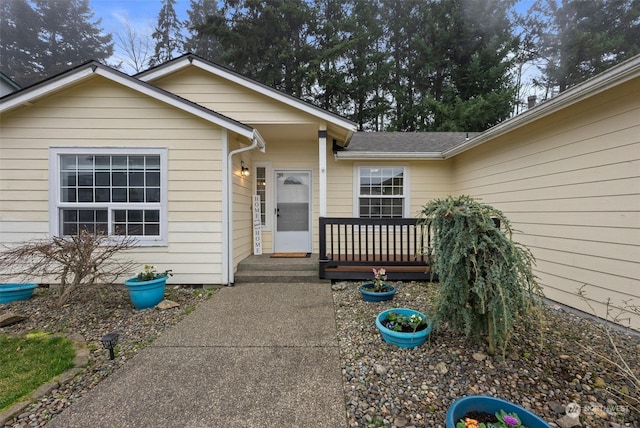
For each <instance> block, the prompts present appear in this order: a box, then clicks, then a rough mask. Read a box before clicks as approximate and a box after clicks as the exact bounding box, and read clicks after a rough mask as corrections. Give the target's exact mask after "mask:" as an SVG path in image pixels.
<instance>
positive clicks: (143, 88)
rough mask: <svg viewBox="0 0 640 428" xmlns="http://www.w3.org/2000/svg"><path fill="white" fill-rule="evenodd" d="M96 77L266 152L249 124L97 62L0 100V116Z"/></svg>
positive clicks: (263, 144) (81, 66)
mask: <svg viewBox="0 0 640 428" xmlns="http://www.w3.org/2000/svg"><path fill="white" fill-rule="evenodd" d="M94 76H101V77H104V78H106V79H108V80H110V81H112V82H115V83H118V84H120V85H122V86H125V87H127V88H129V89H133V90H135V91H137V92H140V93H142V94H145V95H147V96H149V97H151V98H154V99H156V100H158V101H161V102H164V103H166V104H169V105H171V106H173V107H176V108H178V109H180V110H182V111H185V112H187V113H190V114H192V115H194V116H197V117H200V118H202V119H204V120H206V121H208V122H211V123H214V124H216V125H218V126H220V127H222V128H225V129H228V130H230V131H233V132H235V133H237V134H239V135H241V136H243V137H246V138H247V139H249V140H250V141H254V140H255V141H257V142H258V148H260V149H261V150H263V149H264V147H265V145H266V143H265V141H264V139H263V138H262V136H261V135H260V133H259V132H258V130H256V129H254V128H252V127H251V126H249V125H245V124H244V123H241V122H238V121H237V120H234V119H232V118H230V117H227V116H224V115H222V114H220V113H217V112H215V111H213V110H210V109H208V108H206V107H203V106H201V105H199V104H196V103H194V102H191V101H189V100H187V99H185V98H182V97H179V96H177V95H175V94H172V93H170V92H167V91H165V90H163V89H160V88H157V87H155V86H153V85H150V84H148V83H145V82H143V81H141V80H138V79H136V78H135V77H131V76H129V75H127V74H124V73H122V72H120V71H118V70H115V69H113V68H111V67H108V66H106V65H104V64H100V63H99V62H97V61H89V62H87V63H84V64H81V65H79V66H77V67H74V68H72V69H70V70H68V71H66V72H64V73H61V74H58V75H56V76H53V77H51V78H49V79H46V80H44V81H42V82H40V83H37V84H35V85H32V86H29V87H27V88H24V89H22V90H20V91H17V92H14V93H12V94H9V95H6V96H4V97H2V98H0V113H3V112H5V111H9V110H12V109H14V108H17V107H20V106H22V105H28V104H30V103H32V102H34V101H36V100H37V99H39V98H42V97H45V96H47V95H50V94H53V93H55V92H58V91H60V90H62V89H64V88H67V87H69V86H71V85H74V84H77V83H79V82H81V81H84V80H86V79H89V78H91V77H94Z"/></svg>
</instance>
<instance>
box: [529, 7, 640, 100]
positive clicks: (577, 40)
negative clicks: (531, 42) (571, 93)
mask: <svg viewBox="0 0 640 428" xmlns="http://www.w3.org/2000/svg"><path fill="white" fill-rule="evenodd" d="M529 13H530V15H531V16H532V18H534V22H533V24H532V25H534V26H535V27H534V30H535V31H536V32H537V33H536V35H537V42H538V51H539V53H540V57H541V58H542V59H543V60H544V65H543V67H542V71H543V73H544V78H543V79H542V80H541V81H540V82H539V83H540V86H543V87H545V88H546V89H547V94H546V96H547V97H548V96H552V95H553V94H554V93H555V92H556V91H559V92H563V91H565V90H566V89H568V88H570V87H571V86H574V85H576V84H578V83H580V82H582V81H583V80H585V79H587V78H589V77H591V76H594V75H596V74H598V73H601V72H602V71H604V70H606V69H607V68H609V67H611V66H612V65H614V64H617V63H619V62H621V61H623V60H625V59H627V58H629V57H631V56H633V55H635V54H637V53H638V52H640V25H639V23H640V2H639V1H637V0H588V1H585V0H560V1H558V0H538V1H537V2H536V3H535V4H534V5H533V7H532V9H531V11H530V12H529Z"/></svg>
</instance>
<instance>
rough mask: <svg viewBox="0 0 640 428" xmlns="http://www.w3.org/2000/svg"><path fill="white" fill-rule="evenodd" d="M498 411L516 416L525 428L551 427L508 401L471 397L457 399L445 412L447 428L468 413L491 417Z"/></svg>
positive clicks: (482, 396) (487, 397)
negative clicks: (480, 413) (489, 415)
mask: <svg viewBox="0 0 640 428" xmlns="http://www.w3.org/2000/svg"><path fill="white" fill-rule="evenodd" d="M500 410H504V411H505V412H506V413H515V414H517V415H518V417H519V418H520V421H521V422H522V425H524V426H526V427H527V428H551V425H549V424H548V423H546V422H545V421H544V420H542V419H541V418H540V417H538V416H536V415H535V414H534V413H532V412H530V411H529V410H526V409H524V408H523V407H520V406H518V405H517V404H514V403H511V402H510V401H505V400H501V399H500V398H495V397H489V396H487V395H471V396H469V397H463V398H459V399H457V400H456V401H455V402H454V403H453V404H452V405H451V406H450V407H449V410H448V411H447V417H446V424H447V428H455V426H456V423H457V422H458V421H459V420H460V419H462V418H463V417H464V415H466V414H467V413H469V412H474V411H476V412H486V413H490V414H492V415H493V414H495V413H497V412H500Z"/></svg>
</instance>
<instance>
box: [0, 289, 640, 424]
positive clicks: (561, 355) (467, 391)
mask: <svg viewBox="0 0 640 428" xmlns="http://www.w3.org/2000/svg"><path fill="white" fill-rule="evenodd" d="M394 285H396V286H397V287H398V293H397V294H396V296H395V297H394V299H393V300H392V301H391V302H381V303H365V302H363V301H362V300H361V297H360V294H359V293H358V291H357V286H358V284H356V283H341V284H336V285H335V286H334V289H335V290H336V291H334V292H333V298H334V304H335V313H336V322H337V327H338V340H339V346H340V356H341V359H342V373H343V379H344V388H345V403H346V414H347V420H348V426H349V427H379V426H384V427H394V426H395V427H400V428H402V427H412V426H413V427H443V426H444V422H443V421H444V418H445V414H446V411H447V408H448V407H449V405H450V404H451V403H452V402H453V401H454V400H455V399H456V398H459V397H462V396H464V395H472V394H488V395H493V396H496V397H500V398H503V399H506V400H510V401H513V402H515V403H518V404H520V405H522V406H524V407H526V408H530V409H533V410H534V412H535V413H537V414H538V415H539V416H541V417H543V418H544V419H546V420H547V421H550V422H551V423H552V425H556V423H557V421H558V420H559V419H560V418H561V417H562V416H563V415H564V413H565V408H566V405H567V404H569V403H572V402H573V403H577V404H578V405H579V406H580V407H581V422H582V426H586V427H614V428H615V427H618V426H631V427H633V426H636V427H637V426H640V415H639V413H638V411H637V410H635V409H633V408H632V407H631V406H629V405H628V404H627V403H625V401H624V400H623V399H621V398H620V395H619V394H616V393H614V392H612V391H614V390H618V391H620V390H622V391H626V392H628V393H629V394H630V395H633V396H635V397H636V398H637V397H638V391H636V390H635V389H633V386H632V385H631V384H626V383H625V380H624V379H623V378H622V377H621V376H620V375H619V372H618V371H617V370H616V368H615V366H614V365H613V364H610V363H606V362H605V361H604V360H603V359H601V358H599V357H598V355H599V354H600V355H607V356H613V351H612V347H611V346H610V344H609V341H608V339H607V336H606V333H605V331H604V330H603V329H602V327H601V326H600V324H599V323H596V322H594V321H591V320H587V319H584V318H581V317H578V316H576V315H573V314H571V313H568V312H564V311H563V310H561V309H559V308H553V307H549V308H548V310H547V312H548V327H547V329H546V333H545V337H544V345H543V347H540V341H539V337H537V336H532V335H527V334H525V333H520V334H519V335H518V336H517V337H516V338H514V343H513V351H511V352H510V353H509V355H508V356H507V358H506V360H504V361H503V360H502V358H501V357H500V356H490V355H487V350H486V348H485V347H484V346H483V345H478V344H474V343H471V342H469V341H468V340H466V339H465V338H464V337H461V336H459V335H456V334H453V333H451V332H449V331H447V330H446V329H443V330H440V331H438V332H434V333H432V334H431V336H430V340H429V341H428V342H427V343H426V344H425V345H423V346H420V347H418V348H414V349H399V348H396V347H394V346H391V345H387V344H386V343H384V342H383V341H382V339H381V338H380V334H379V333H378V331H377V329H376V327H375V317H376V315H377V314H378V313H379V312H381V311H383V310H385V309H388V308H390V307H409V308H413V309H417V310H422V311H423V312H424V311H425V310H426V308H427V307H428V305H429V296H430V293H431V292H432V291H433V288H432V287H433V286H432V285H427V284H421V283H396V284H394ZM167 294H168V298H169V299H171V300H173V301H175V302H178V303H179V304H180V307H179V308H175V309H168V310H164V311H161V310H158V309H153V310H146V311H136V310H134V309H133V307H132V306H131V303H130V302H129V297H128V294H127V291H126V289H125V288H124V287H123V286H94V287H92V288H91V289H90V290H82V291H80V292H79V294H78V295H77V296H76V297H75V298H74V300H73V303H71V304H68V305H66V306H64V307H58V306H56V305H55V296H52V295H51V291H50V290H48V289H37V290H36V292H35V295H34V297H33V298H32V299H30V300H27V301H21V302H14V303H10V304H7V305H3V306H2V310H3V312H4V311H5V310H6V311H11V312H15V313H19V314H22V315H27V316H28V317H29V318H28V320H26V321H23V322H21V323H19V324H16V325H13V326H9V327H5V328H0V333H10V334H23V333H27V332H30V331H49V332H64V333H67V334H70V335H71V334H77V333H79V334H80V335H82V336H83V337H84V338H85V340H86V342H87V345H88V347H89V349H90V350H91V352H90V356H89V364H88V366H87V368H86V370H85V371H84V372H82V373H81V374H79V375H78V376H76V377H75V378H74V379H73V380H72V381H71V382H69V383H68V384H66V385H62V386H60V387H59V388H58V389H55V390H53V391H51V393H50V394H48V395H47V396H45V397H43V398H42V399H41V400H39V401H38V402H36V403H35V404H33V405H32V406H31V407H30V408H29V409H27V410H25V412H24V413H22V414H21V415H20V416H19V417H18V418H16V419H14V420H12V421H10V422H9V423H8V424H7V425H5V426H6V427H13V428H18V427H35V426H43V425H45V424H46V423H47V421H49V420H50V419H51V418H52V417H55V415H56V414H57V413H60V412H61V411H62V410H63V409H64V408H65V407H67V406H70V405H73V403H74V402H75V401H76V400H77V399H78V398H79V397H80V396H82V395H83V394H85V393H86V392H87V391H89V390H90V389H91V388H93V387H94V386H95V385H96V384H97V383H99V382H100V381H101V380H103V379H104V378H105V377H107V376H108V375H109V374H111V373H113V372H114V371H115V370H118V369H119V368H120V367H121V366H122V365H124V364H126V362H127V361H129V360H130V359H131V358H132V357H133V356H135V355H136V353H137V352H138V351H139V350H140V349H142V348H144V347H145V346H147V345H148V344H149V343H151V342H152V341H153V340H154V339H155V338H156V337H157V336H158V335H159V334H161V333H162V331H164V330H165V329H166V328H167V327H169V326H171V325H173V324H175V323H177V322H178V321H180V320H181V319H182V318H183V317H184V316H185V315H186V314H187V313H189V312H191V311H192V310H193V309H194V308H195V307H197V305H198V304H199V303H201V302H203V301H204V300H205V299H207V298H208V297H210V295H211V293H210V292H208V291H206V290H201V289H200V290H193V289H188V288H171V287H170V288H168V290H167ZM214 298H215V297H214ZM452 316H455V314H452ZM112 331H117V332H118V333H119V334H120V345H119V346H118V348H117V356H116V359H115V360H113V361H110V360H109V359H108V352H107V351H106V350H104V349H102V346H101V344H100V338H101V337H102V336H103V335H104V334H106V333H109V332H112ZM614 340H615V343H616V345H617V349H618V351H619V352H620V353H621V354H622V356H623V357H624V358H625V360H626V361H627V363H628V364H629V366H630V367H632V368H633V369H634V370H635V371H636V373H638V371H640V337H639V336H638V335H635V334H629V333H628V332H626V333H625V332H615V333H614ZM589 347H592V348H593V349H589ZM557 426H562V424H561V423H560V424H557Z"/></svg>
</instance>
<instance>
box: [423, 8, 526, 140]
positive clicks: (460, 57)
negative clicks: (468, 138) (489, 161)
mask: <svg viewBox="0 0 640 428" xmlns="http://www.w3.org/2000/svg"><path fill="white" fill-rule="evenodd" d="M509 7H510V3H509V2H506V1H503V0H485V1H483V2H476V1H474V0H449V1H443V2H439V3H433V4H432V11H434V12H435V13H434V14H433V15H435V16H437V17H438V20H437V21H436V22H435V25H436V29H437V31H436V32H434V35H437V37H434V38H433V39H432V40H429V42H430V45H431V46H437V49H434V50H433V52H432V55H433V57H434V58H437V61H438V62H440V63H436V64H435V66H432V68H431V69H432V70H437V71H436V76H435V79H434V80H433V82H432V85H433V87H434V89H435V90H434V91H433V92H432V93H433V94H434V96H428V95H430V94H429V93H426V94H425V95H427V96H426V97H425V99H424V100H425V102H423V107H424V109H425V111H426V112H427V114H428V120H427V121H423V123H422V126H421V128H422V129H427V130H434V131H483V130H485V129H487V128H489V127H490V126H493V125H496V124H497V123H499V122H501V121H503V120H504V119H506V118H507V117H509V114H510V113H511V108H512V104H513V102H514V99H515V94H516V92H515V91H516V87H515V84H514V82H513V81H512V79H511V74H510V70H511V68H512V66H513V54H514V52H516V51H517V48H518V39H517V37H515V36H514V35H513V28H512V23H511V21H510V20H509V17H508V10H509ZM440 28H443V29H446V32H445V31H439V29H440ZM442 61H444V63H442Z"/></svg>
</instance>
